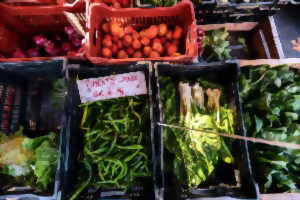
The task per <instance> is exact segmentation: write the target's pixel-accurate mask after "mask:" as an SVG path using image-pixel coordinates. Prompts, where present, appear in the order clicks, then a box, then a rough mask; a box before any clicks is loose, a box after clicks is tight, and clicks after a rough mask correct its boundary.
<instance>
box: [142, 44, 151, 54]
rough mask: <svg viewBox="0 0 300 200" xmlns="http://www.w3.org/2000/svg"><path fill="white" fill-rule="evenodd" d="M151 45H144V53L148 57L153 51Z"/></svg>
mask: <svg viewBox="0 0 300 200" xmlns="http://www.w3.org/2000/svg"><path fill="white" fill-rule="evenodd" d="M151 50H152V49H151V47H149V46H146V47H144V49H143V53H144V55H145V56H146V57H148V56H149V55H150V53H151Z"/></svg>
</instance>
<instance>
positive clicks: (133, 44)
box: [132, 40, 142, 50]
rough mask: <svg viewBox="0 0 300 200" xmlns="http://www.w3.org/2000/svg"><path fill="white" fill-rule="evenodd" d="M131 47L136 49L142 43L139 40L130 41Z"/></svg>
mask: <svg viewBox="0 0 300 200" xmlns="http://www.w3.org/2000/svg"><path fill="white" fill-rule="evenodd" d="M132 47H133V48H134V49H136V50H137V49H140V48H141V47H142V44H141V42H140V41H138V40H134V41H133V43H132Z"/></svg>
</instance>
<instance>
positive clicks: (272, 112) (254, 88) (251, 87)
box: [240, 65, 300, 192]
mask: <svg viewBox="0 0 300 200" xmlns="http://www.w3.org/2000/svg"><path fill="white" fill-rule="evenodd" d="M240 89H241V93H240V94H241V97H242V102H243V110H244V113H245V125H246V128H247V135H248V136H252V137H259V138H264V139H269V140H275V141H282V142H292V143H298V144H300V124H299V114H300V98H299V97H300V79H299V75H297V74H296V73H295V72H294V71H293V70H292V69H290V68H289V67H288V66H287V65H281V66H277V67H274V68H270V67H269V66H251V67H246V68H243V69H242V75H241V76H240ZM251 158H252V163H253V165H252V166H253V168H254V173H255V176H256V179H257V181H258V182H259V183H260V185H261V186H262V190H263V191H264V192H286V191H299V187H300V180H299V170H300V165H299V162H298V161H299V159H300V154H299V151H295V150H294V151H291V150H289V149H285V148H278V147H272V146H266V145H255V146H252V148H251Z"/></svg>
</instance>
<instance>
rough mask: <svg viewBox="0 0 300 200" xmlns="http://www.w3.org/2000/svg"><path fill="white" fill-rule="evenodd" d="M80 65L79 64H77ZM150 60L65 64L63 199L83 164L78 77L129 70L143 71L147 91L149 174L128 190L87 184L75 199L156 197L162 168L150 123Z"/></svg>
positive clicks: (119, 72)
mask: <svg viewBox="0 0 300 200" xmlns="http://www.w3.org/2000/svg"><path fill="white" fill-rule="evenodd" d="M79 66H80V67H79ZM149 66H150V63H145V64H136V65H128V66H109V67H107V66H106V67H104V66H103V67H93V66H91V65H88V64H80V65H76V64H75V65H74V64H73V65H68V66H67V72H66V74H67V76H66V83H67V92H68V95H67V97H66V102H67V104H68V105H69V106H68V109H67V110H66V112H67V123H68V128H67V133H66V134H67V137H68V138H69V140H68V143H67V144H66V145H67V147H66V148H67V150H68V158H66V160H65V163H66V165H65V166H66V167H65V169H64V170H65V175H66V176H65V179H64V185H63V187H62V199H69V198H70V197H71V196H72V195H73V194H74V191H75V190H76V188H75V185H76V183H77V181H78V180H77V178H78V176H79V170H80V169H81V168H82V165H81V164H80V163H79V162H78V155H79V154H80V152H81V151H82V147H83V133H82V132H81V130H80V122H81V119H82V116H83V109H82V108H80V107H79V106H78V105H79V104H81V102H80V97H79V91H78V87H77V84H76V80H77V78H78V79H86V78H96V77H103V76H109V75H115V74H123V73H128V72H136V71H142V72H144V73H145V77H146V82H147V90H148V97H147V98H149V104H150V110H149V115H150V116H149V118H150V120H149V124H148V125H147V129H148V130H149V131H148V133H149V134H150V135H151V151H152V152H151V154H152V158H151V157H149V158H150V159H152V169H151V171H152V177H149V178H148V179H146V180H145V182H144V183H143V184H141V185H137V186H133V187H132V188H129V190H128V191H126V192H123V191H121V190H118V189H111V190H107V189H102V188H101V187H99V188H94V187H91V186H90V185H88V186H87V187H86V188H85V190H83V191H82V192H81V194H80V195H79V196H78V197H77V198H76V199H85V200H86V199H124V198H125V199H154V196H155V195H156V196H158V195H159V194H158V193H159V189H158V188H159V187H161V185H160V182H161V181H160V180H159V179H162V175H161V171H160V169H159V168H158V166H159V161H158V160H157V159H156V158H157V157H159V156H158V155H159V152H160V149H159V147H158V146H157V144H156V143H155V136H154V130H153V127H154V125H153V123H152V118H153V114H152V111H151V110H152V102H153V99H152V89H151V86H150V85H151V84H150V80H151V78H150V77H151V75H152V72H151V71H149V70H150V69H149Z"/></svg>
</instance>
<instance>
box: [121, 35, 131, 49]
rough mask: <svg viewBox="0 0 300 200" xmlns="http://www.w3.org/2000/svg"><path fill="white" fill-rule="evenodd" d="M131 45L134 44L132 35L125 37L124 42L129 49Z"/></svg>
mask: <svg viewBox="0 0 300 200" xmlns="http://www.w3.org/2000/svg"><path fill="white" fill-rule="evenodd" d="M131 43H132V37H131V36H130V35H125V36H124V40H123V45H124V46H125V47H128V46H130V45H131Z"/></svg>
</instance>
